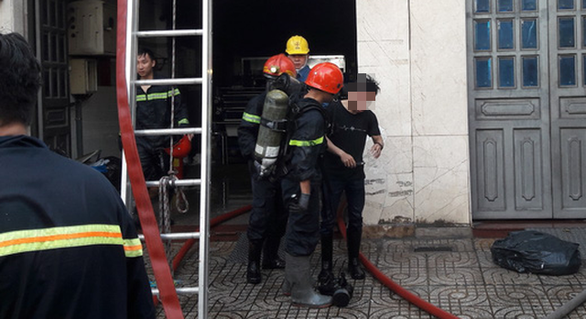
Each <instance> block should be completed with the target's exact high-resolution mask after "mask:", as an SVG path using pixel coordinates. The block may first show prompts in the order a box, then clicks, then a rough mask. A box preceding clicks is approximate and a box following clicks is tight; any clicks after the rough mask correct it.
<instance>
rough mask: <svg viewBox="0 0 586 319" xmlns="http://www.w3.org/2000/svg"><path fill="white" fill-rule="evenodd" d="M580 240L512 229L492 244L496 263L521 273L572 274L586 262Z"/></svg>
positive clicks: (493, 257) (491, 249)
mask: <svg viewBox="0 0 586 319" xmlns="http://www.w3.org/2000/svg"><path fill="white" fill-rule="evenodd" d="M578 246H579V244H576V243H571V242H567V241H565V240H561V239H559V238H557V237H555V236H553V235H549V234H544V233H541V232H538V231H534V230H523V231H515V232H510V233H509V235H508V236H507V237H506V238H504V239H499V240H496V241H495V242H494V243H493V244H492V246H491V247H490V252H491V253H492V260H493V261H494V263H495V264H497V265H499V266H501V267H503V268H507V269H511V270H515V271H517V272H520V273H532V274H543V275H554V276H560V275H569V274H573V273H575V272H577V271H578V270H579V269H580V265H581V263H582V261H581V259H580V251H579V250H578Z"/></svg>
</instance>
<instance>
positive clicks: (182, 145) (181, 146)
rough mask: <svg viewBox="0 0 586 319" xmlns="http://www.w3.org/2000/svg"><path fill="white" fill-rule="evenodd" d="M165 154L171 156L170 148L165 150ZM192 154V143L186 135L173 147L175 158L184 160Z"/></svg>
mask: <svg viewBox="0 0 586 319" xmlns="http://www.w3.org/2000/svg"><path fill="white" fill-rule="evenodd" d="M165 152H167V154H169V155H170V152H169V148H166V149H165ZM189 152H191V141H190V140H189V138H188V137H187V135H184V136H183V137H182V138H181V139H180V140H179V141H178V142H177V143H175V145H173V157H174V158H184V157H186V156H187V155H189Z"/></svg>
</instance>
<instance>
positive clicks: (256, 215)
mask: <svg viewBox="0 0 586 319" xmlns="http://www.w3.org/2000/svg"><path fill="white" fill-rule="evenodd" d="M263 74H264V76H265V77H266V78H267V89H266V90H265V92H263V93H261V94H259V95H257V96H255V97H254V98H252V99H251V100H250V101H249V102H248V104H247V106H246V109H245V110H244V113H243V114H242V120H241V122H240V126H238V144H239V146H240V152H241V153H242V156H244V158H246V159H248V170H249V172H250V179H251V184H252V197H253V199H252V211H251V212H250V217H249V222H248V228H247V229H246V234H247V237H248V267H247V270H246V281H247V282H248V283H251V284H258V283H260V282H261V272H260V257H261V250H262V252H263V253H262V255H263V262H262V268H263V269H282V268H285V261H284V260H283V259H281V258H280V257H279V255H278V251H279V245H280V243H281V237H283V235H284V233H285V227H286V224H287V212H286V211H285V208H284V206H283V199H282V197H281V180H280V179H278V178H264V177H260V176H259V171H258V169H257V168H256V166H255V158H254V150H255V146H256V144H257V135H258V131H259V127H260V125H261V122H262V121H261V118H262V112H263V107H264V102H265V98H266V96H267V92H268V90H269V87H270V86H271V83H272V82H273V81H275V80H276V79H277V77H278V76H280V75H282V74H288V75H289V76H291V77H293V78H295V76H296V72H295V66H294V65H293V62H292V61H291V60H290V59H289V58H288V57H286V56H285V55H284V54H278V55H275V56H272V57H270V58H269V59H268V60H267V61H266V62H265V64H264V67H263ZM263 245H264V249H263Z"/></svg>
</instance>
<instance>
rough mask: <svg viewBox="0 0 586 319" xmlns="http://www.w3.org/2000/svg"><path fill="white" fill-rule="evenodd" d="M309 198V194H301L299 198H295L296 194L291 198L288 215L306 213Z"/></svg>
mask: <svg viewBox="0 0 586 319" xmlns="http://www.w3.org/2000/svg"><path fill="white" fill-rule="evenodd" d="M309 197H310V194H304V193H301V196H297V194H295V195H293V196H291V201H290V202H289V213H292V214H302V213H305V212H307V208H308V207H309Z"/></svg>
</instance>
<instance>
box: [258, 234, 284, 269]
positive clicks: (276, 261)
mask: <svg viewBox="0 0 586 319" xmlns="http://www.w3.org/2000/svg"><path fill="white" fill-rule="evenodd" d="M280 244H281V240H280V239H279V238H270V237H269V238H267V240H265V246H264V249H263V253H262V268H263V269H283V268H285V261H284V260H283V259H282V258H281V257H279V246H280Z"/></svg>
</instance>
